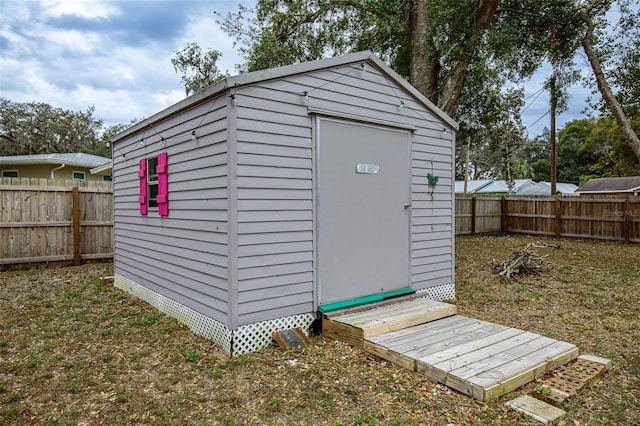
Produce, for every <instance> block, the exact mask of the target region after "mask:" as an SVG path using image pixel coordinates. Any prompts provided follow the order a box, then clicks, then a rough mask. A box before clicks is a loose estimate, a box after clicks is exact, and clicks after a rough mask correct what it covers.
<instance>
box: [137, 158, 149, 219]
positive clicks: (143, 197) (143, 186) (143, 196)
mask: <svg viewBox="0 0 640 426" xmlns="http://www.w3.org/2000/svg"><path fill="white" fill-rule="evenodd" d="M139 164H140V167H139V168H138V178H139V180H140V195H139V196H138V203H139V204H140V214H141V215H146V214H147V160H145V159H144V158H143V159H142V160H140V163H139Z"/></svg>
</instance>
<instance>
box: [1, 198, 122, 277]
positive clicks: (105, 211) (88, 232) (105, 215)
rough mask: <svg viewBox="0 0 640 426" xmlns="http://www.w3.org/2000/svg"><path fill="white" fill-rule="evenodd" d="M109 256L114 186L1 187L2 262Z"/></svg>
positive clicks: (83, 258)
mask: <svg viewBox="0 0 640 426" xmlns="http://www.w3.org/2000/svg"><path fill="white" fill-rule="evenodd" d="M109 258H113V190H112V188H111V187H110V185H100V186H98V185H96V186H87V187H83V186H33V185H31V186H16V185H0V265H7V264H16V263H38V262H56V261H72V262H73V263H74V264H76V265H77V264H80V263H81V261H82V260H88V259H109Z"/></svg>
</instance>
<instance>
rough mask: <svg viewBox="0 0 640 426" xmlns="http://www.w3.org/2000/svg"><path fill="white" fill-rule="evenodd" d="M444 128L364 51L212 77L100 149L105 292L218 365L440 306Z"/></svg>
mask: <svg viewBox="0 0 640 426" xmlns="http://www.w3.org/2000/svg"><path fill="white" fill-rule="evenodd" d="M456 129H457V124H456V123H455V122H454V121H453V120H452V119H451V118H449V117H448V116H447V115H446V114H444V113H443V112H442V111H441V110H439V109H438V108H437V107H436V106H435V105H434V104H433V103H432V102H431V101H429V100H428V99H427V98H426V97H424V96H423V95H422V94H421V93H420V92H418V91H417V90H416V89H415V88H414V87H412V86H410V85H409V84H408V83H407V82H406V80H404V79H403V78H402V77H400V76H399V75H398V74H396V73H395V72H394V71H393V70H391V69H390V68H389V67H388V66H387V65H386V64H385V63H384V62H382V61H381V60H380V59H378V58H376V57H375V56H374V55H373V54H371V52H361V53H354V54H350V55H346V56H342V57H335V58H330V59H325V60H320V61H315V62H308V63H302V64H297V65H291V66H284V67H280V68H274V69H268V70H263V71H258V72H253V73H247V74H241V75H237V76H232V77H226V78H224V79H223V80H221V81H219V82H217V83H216V84H214V85H212V86H210V87H209V88H207V89H205V90H203V91H202V92H199V93H197V94H195V95H193V96H191V97H189V98H187V99H185V100H183V101H181V102H179V103H178V104H176V105H173V106H171V107H169V108H167V109H166V110H164V111H161V112H159V113H157V114H155V115H153V116H152V117H150V118H148V119H146V120H143V121H141V122H140V123H137V124H135V125H134V126H133V127H131V128H129V129H127V130H125V131H124V132H123V133H121V134H119V135H117V136H116V137H114V139H113V144H112V146H113V176H114V212H115V213H114V232H115V253H114V263H115V271H114V272H115V274H114V278H115V279H114V282H115V285H116V286H118V287H119V288H122V289H125V290H126V291H129V292H131V293H132V294H134V295H136V296H138V297H140V298H141V299H143V300H146V301H147V302H149V303H151V304H152V305H153V306H156V307H158V308H159V309H160V310H162V311H163V312H165V313H167V314H169V315H172V316H174V317H176V318H178V319H179V320H181V321H183V322H185V323H186V324H187V325H188V326H189V327H191V328H192V330H194V331H195V332H196V333H199V334H201V335H203V336H206V337H208V338H210V339H212V340H213V341H215V342H216V343H217V344H218V345H220V346H221V347H222V348H223V349H224V350H225V351H226V352H227V353H230V354H240V353H244V352H249V351H252V350H257V349H260V348H261V347H264V346H266V345H269V344H271V341H272V333H273V332H274V331H276V330H279V329H282V328H291V327H296V326H299V327H303V328H305V327H307V326H308V325H309V324H310V323H311V321H313V320H314V319H315V318H316V314H317V312H318V311H319V310H322V311H324V312H326V310H327V309H329V308H330V307H335V306H336V304H340V303H351V302H352V301H353V300H356V299H357V300H356V301H365V300H374V299H380V300H382V298H386V297H392V296H394V295H398V294H407V293H413V292H415V293H420V294H424V295H425V296H428V297H430V298H432V299H437V300H443V299H451V298H454V297H455V287H454V261H453V260H454V259H453V256H454V250H453V247H454V240H455V234H454V233H455V227H454V208H455V201H454V188H453V181H454V179H455V178H454V176H453V165H454V158H455V131H456ZM331 305H333V306H331Z"/></svg>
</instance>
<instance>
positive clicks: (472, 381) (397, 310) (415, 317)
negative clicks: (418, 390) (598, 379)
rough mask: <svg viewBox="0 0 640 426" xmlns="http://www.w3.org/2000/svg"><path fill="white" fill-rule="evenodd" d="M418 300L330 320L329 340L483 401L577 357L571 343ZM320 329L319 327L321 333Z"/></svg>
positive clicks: (333, 317)
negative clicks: (331, 338)
mask: <svg viewBox="0 0 640 426" xmlns="http://www.w3.org/2000/svg"><path fill="white" fill-rule="evenodd" d="M420 300H424V299H414V300H411V301H409V304H408V305H404V306H403V304H397V305H393V304H391V305H386V306H384V307H381V308H380V309H379V310H378V309H375V308H374V309H371V310H369V311H361V312H353V313H347V314H344V315H339V314H338V315H336V316H332V317H331V319H330V320H327V323H326V325H328V326H329V329H330V331H331V333H333V335H332V336H330V337H335V338H338V339H341V340H346V341H347V342H349V343H351V344H354V345H356V346H360V347H363V348H364V350H365V351H367V352H369V353H371V354H373V355H376V356H379V357H381V358H383V359H386V360H388V361H391V362H393V363H395V364H397V365H399V366H402V367H404V368H406V369H409V370H412V371H416V372H418V373H420V374H423V375H425V376H426V377H428V378H429V379H431V380H434V381H437V382H440V383H443V384H445V385H447V386H449V387H451V388H453V389H456V390H457V391H459V392H462V393H464V394H466V395H469V396H472V397H473V398H476V399H478V400H481V401H487V400H489V399H493V398H496V397H498V396H500V395H502V394H504V393H506V392H509V391H511V390H514V389H516V388H518V387H520V386H522V385H524V384H526V383H528V382H530V381H532V380H535V379H536V378H538V377H540V376H542V375H543V374H546V373H547V372H549V371H551V370H552V369H554V368H557V367H559V366H561V365H564V364H566V363H567V362H570V361H571V360H573V359H575V358H576V357H577V356H578V348H577V347H576V346H575V345H572V344H570V343H567V342H562V341H559V340H556V339H552V338H550V337H545V336H541V335H539V334H536V333H532V332H528V331H524V330H520V329H517V328H511V327H507V326H504V325H500V324H494V323H491V322H487V321H482V320H478V319H474V318H468V317H465V316H462V315H456V314H455V312H454V313H453V314H449V312H451V311H452V310H451V309H450V308H449V307H448V306H446V305H448V304H442V305H434V303H436V304H437V303H439V302H432V301H427V302H421V301H420ZM403 303H405V302H403ZM449 306H450V305H449ZM434 312H435V314H434ZM438 316H440V318H437V317H438ZM430 317H435V318H434V319H432V320H429V319H428V318H430ZM425 318H426V319H425ZM334 321H336V322H334ZM409 324H414V325H409ZM324 327H325V323H324V322H323V332H324Z"/></svg>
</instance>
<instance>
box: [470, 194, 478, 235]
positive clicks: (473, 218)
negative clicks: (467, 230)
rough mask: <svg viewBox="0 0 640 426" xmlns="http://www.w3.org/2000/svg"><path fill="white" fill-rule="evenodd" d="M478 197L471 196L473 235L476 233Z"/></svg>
mask: <svg viewBox="0 0 640 426" xmlns="http://www.w3.org/2000/svg"><path fill="white" fill-rule="evenodd" d="M476 202H477V200H476V197H471V235H476Z"/></svg>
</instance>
